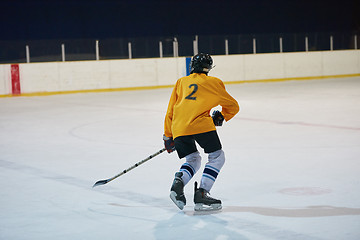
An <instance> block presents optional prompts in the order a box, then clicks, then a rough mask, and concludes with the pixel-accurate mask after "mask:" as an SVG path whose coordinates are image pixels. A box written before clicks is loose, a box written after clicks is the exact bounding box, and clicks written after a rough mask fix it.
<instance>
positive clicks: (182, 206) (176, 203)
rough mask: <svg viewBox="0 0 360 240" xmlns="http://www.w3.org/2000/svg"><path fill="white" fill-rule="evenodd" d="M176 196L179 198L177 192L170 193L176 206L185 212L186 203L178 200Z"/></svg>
mask: <svg viewBox="0 0 360 240" xmlns="http://www.w3.org/2000/svg"><path fill="white" fill-rule="evenodd" d="M176 196H177V194H176V192H174V191H171V192H170V199H171V200H172V201H173V202H174V203H175V205H176V206H177V207H178V208H180V210H183V209H184V207H185V203H184V202H182V201H179V200H176Z"/></svg>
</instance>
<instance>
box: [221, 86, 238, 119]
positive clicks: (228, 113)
mask: <svg viewBox="0 0 360 240" xmlns="http://www.w3.org/2000/svg"><path fill="white" fill-rule="evenodd" d="M219 91H220V92H219V95H220V96H221V99H220V106H221V107H222V111H221V114H222V115H223V116H224V118H225V120H226V121H229V120H230V119H232V118H233V117H234V116H235V115H236V114H237V113H238V112H239V110H240V107H239V104H238V102H237V101H236V100H235V99H234V98H233V97H232V96H231V95H230V94H229V93H228V92H227V91H226V89H225V85H224V83H223V82H222V81H221V80H220V88H219Z"/></svg>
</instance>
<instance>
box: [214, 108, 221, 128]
mask: <svg viewBox="0 0 360 240" xmlns="http://www.w3.org/2000/svg"><path fill="white" fill-rule="evenodd" d="M212 119H213V121H214V124H215V126H222V124H223V122H224V116H223V115H222V114H221V112H220V111H217V110H216V111H214V112H213V113H212Z"/></svg>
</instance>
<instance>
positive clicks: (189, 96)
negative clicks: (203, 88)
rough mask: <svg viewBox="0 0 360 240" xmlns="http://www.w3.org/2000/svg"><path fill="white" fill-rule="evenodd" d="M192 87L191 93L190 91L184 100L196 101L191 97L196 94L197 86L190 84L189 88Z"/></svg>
mask: <svg viewBox="0 0 360 240" xmlns="http://www.w3.org/2000/svg"><path fill="white" fill-rule="evenodd" d="M192 87H194V89H193V91H192V92H191V93H190V94H189V95H187V96H186V97H185V99H189V100H196V97H193V95H194V94H195V93H196V92H197V90H198V85H197V84H191V85H190V86H189V88H192Z"/></svg>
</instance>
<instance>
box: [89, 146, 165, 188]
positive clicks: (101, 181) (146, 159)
mask: <svg viewBox="0 0 360 240" xmlns="http://www.w3.org/2000/svg"><path fill="white" fill-rule="evenodd" d="M165 150H166V149H165V148H163V149H161V150H159V151H158V152H156V153H154V154H153V155H150V156H149V157H147V158H145V159H144V160H141V161H140V162H137V163H135V164H134V165H133V166H131V167H129V168H128V169H125V170H124V171H122V172H121V173H119V174H118V175H116V176H114V177H112V178H109V179H105V180H99V181H97V182H96V183H95V184H94V185H93V187H96V186H100V185H104V184H107V183H108V182H111V181H112V180H114V179H116V178H118V177H120V176H121V175H123V174H125V173H127V172H129V171H130V170H132V169H134V168H136V167H138V166H140V165H141V164H143V163H145V162H147V161H149V160H150V159H152V158H153V157H155V156H157V155H159V154H160V153H162V152H164V151H165Z"/></svg>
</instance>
